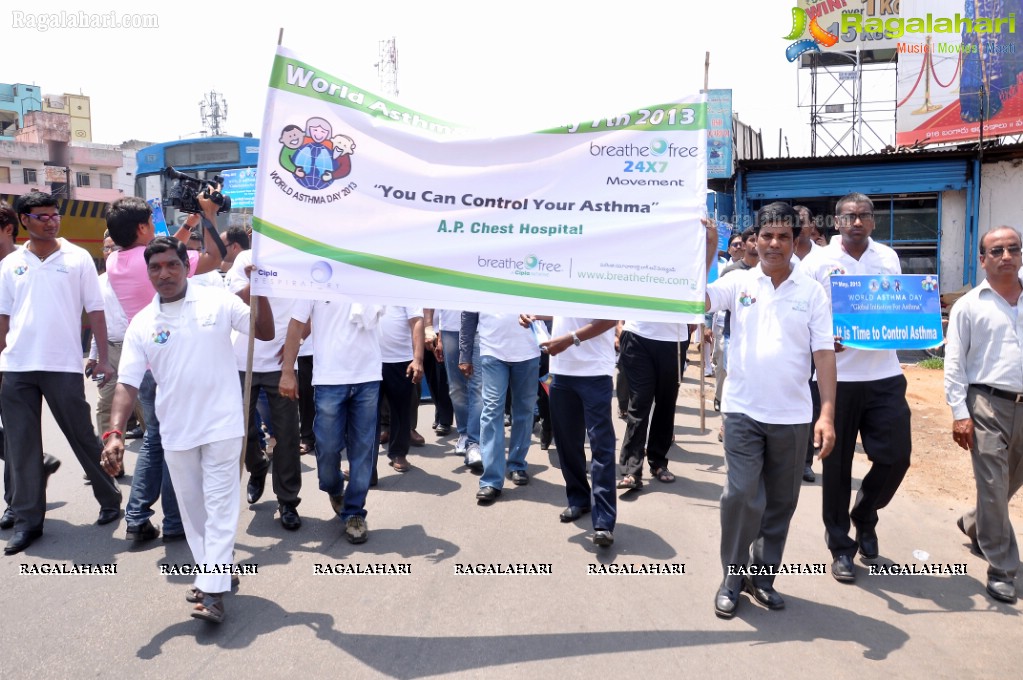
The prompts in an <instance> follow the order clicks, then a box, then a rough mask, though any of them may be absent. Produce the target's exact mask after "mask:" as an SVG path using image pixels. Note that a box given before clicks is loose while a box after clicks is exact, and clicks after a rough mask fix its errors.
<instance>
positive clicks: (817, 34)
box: [785, 7, 838, 61]
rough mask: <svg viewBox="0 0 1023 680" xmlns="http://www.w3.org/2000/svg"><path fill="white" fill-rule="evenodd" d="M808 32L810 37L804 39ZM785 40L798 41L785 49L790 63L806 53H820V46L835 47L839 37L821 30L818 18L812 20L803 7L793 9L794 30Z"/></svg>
mask: <svg viewBox="0 0 1023 680" xmlns="http://www.w3.org/2000/svg"><path fill="white" fill-rule="evenodd" d="M808 30H809V32H810V37H809V38H804V37H803V36H804V35H806V32H807V31H808ZM785 40H795V41H796V42H794V43H792V44H791V45H789V46H788V47H787V48H785V58H786V59H788V60H789V61H795V60H796V59H799V55H801V54H804V53H806V52H820V51H821V48H820V47H819V46H820V45H823V46H824V47H833V46H835V45H837V44H838V36H837V35H835V34H834V33H830V32H828V31H826V30H825V29H823V28H821V26H820V24H818V23H817V17H813V18H810V16H808V15H807V13H806V10H805V9H803V8H802V7H793V8H792V30H791V31H789V34H788V35H787V36H785Z"/></svg>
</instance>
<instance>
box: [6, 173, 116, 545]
mask: <svg viewBox="0 0 1023 680" xmlns="http://www.w3.org/2000/svg"><path fill="white" fill-rule="evenodd" d="M14 210H15V212H16V213H17V215H18V221H19V222H20V226H21V227H23V228H24V229H25V230H26V232H27V233H28V243H27V244H26V245H25V247H24V248H18V249H17V250H15V251H14V252H13V253H11V254H10V255H8V256H7V257H5V258H4V259H3V263H2V264H0V350H2V353H0V371H2V372H3V374H4V380H3V386H2V387H0V401H2V403H3V414H4V426H5V438H6V444H7V446H6V451H5V455H6V457H7V463H6V464H7V465H10V466H11V479H12V485H13V487H14V488H13V495H12V497H11V509H12V511H13V512H14V515H15V523H14V529H15V534H14V536H13V537H12V538H11V540H10V541H9V542H8V543H7V546H6V547H5V548H4V554H6V555H13V554H15V553H18V552H21V551H22V550H24V549H25V548H27V547H29V546H30V545H31V544H32V543H33V542H34V541H35V540H36V539H38V538H39V537H40V536H42V534H43V520H44V519H45V516H46V477H47V475H46V470H45V468H44V465H43V441H42V420H41V419H42V412H41V410H40V409H41V407H42V402H43V399H45V400H46V403H47V405H48V406H49V407H50V412H51V413H52V414H53V417H54V419H55V420H56V421H57V425H59V426H60V429H61V432H63V433H64V436H65V437H66V438H67V440H68V444H69V445H70V446H71V449H72V450H73V451H74V453H75V457H76V458H78V462H79V463H81V465H82V468H83V469H84V470H85V474H86V476H87V477H88V478H89V481H90V482H92V491H93V494H94V495H95V496H96V500H97V501H99V505H100V511H99V517H98V518H97V520H96V523H97V524H108V523H110V522H116V521H117V520H118V519H119V518H120V516H121V491H120V489H118V488H117V484H116V483H115V482H114V480H113V479H112V478H111V477H110V476H109V475H107V474H106V473H105V472H104V471H103V469H102V468H101V467H100V449H101V446H100V442H99V439H98V438H97V437H96V432H95V430H93V429H92V418H91V417H90V409H89V403H88V402H87V401H86V400H85V381H84V377H83V375H82V344H81V342H82V340H81V318H82V310H83V309H84V310H85V312H86V313H87V314H88V317H89V323H90V324H91V325H92V330H93V333H94V334H95V335H96V341H97V343H99V347H100V349H99V361H98V363H97V365H96V370H97V374H98V377H99V382H100V384H105V383H106V381H107V380H108V379H111V378H112V377H113V369H112V368H111V367H110V364H109V362H108V360H107V328H106V320H105V319H104V316H103V297H102V295H101V294H100V290H99V277H98V276H97V274H96V265H95V264H94V263H93V261H92V257H91V256H90V255H89V253H87V252H86V251H85V250H84V249H82V248H79V247H78V246H76V245H73V244H71V243H69V242H67V241H66V240H65V239H62V238H60V237H59V236H58V234H59V233H60V213H59V212H58V210H57V199H55V198H53V197H52V196H50V195H48V194H44V193H41V192H38V191H33V192H31V193H28V194H25V195H23V196H20V197H18V199H17V201H16V202H15V204H14Z"/></svg>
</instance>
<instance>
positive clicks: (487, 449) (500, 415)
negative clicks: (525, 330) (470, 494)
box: [480, 356, 540, 489]
mask: <svg viewBox="0 0 1023 680" xmlns="http://www.w3.org/2000/svg"><path fill="white" fill-rule="evenodd" d="M480 366H481V367H482V368H483V413H482V415H481V416H480V452H481V454H482V455H483V476H482V477H481V478H480V488H483V487H485V486H492V487H494V488H495V489H501V488H503V487H504V473H505V470H506V469H511V470H522V471H525V469H526V453H527V452H528V451H529V438H530V434H531V433H532V432H533V408H534V407H535V406H536V384H537V380H539V377H540V374H539V370H540V357H535V358H533V359H526V360H525V361H501V360H500V359H498V358H496V357H492V356H482V357H480ZM509 387H511V399H512V403H511V418H512V426H511V437H510V441H509V443H508V462H507V465H506V464H505V459H504V398H505V394H506V393H507V391H508V388H509Z"/></svg>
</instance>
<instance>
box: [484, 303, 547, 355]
mask: <svg viewBox="0 0 1023 680" xmlns="http://www.w3.org/2000/svg"><path fill="white" fill-rule="evenodd" d="M476 333H477V334H478V335H479V338H480V356H491V357H495V358H497V359H500V360H501V361H507V362H509V363H515V362H519V361H526V360H527V359H533V358H535V357H538V356H540V345H539V344H538V343H537V341H536V336H535V335H534V334H533V331H532V330H531V329H529V328H523V327H522V326H521V325H520V324H519V315H518V314H488V313H485V312H480V320H479V325H478V326H477V327H476Z"/></svg>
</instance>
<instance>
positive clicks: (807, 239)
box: [792, 205, 821, 483]
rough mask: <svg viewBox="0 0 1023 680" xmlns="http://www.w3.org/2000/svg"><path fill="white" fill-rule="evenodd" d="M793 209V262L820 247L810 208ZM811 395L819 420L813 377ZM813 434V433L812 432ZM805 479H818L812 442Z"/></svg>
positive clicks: (819, 396) (819, 401) (794, 207)
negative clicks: (795, 227) (813, 235)
mask: <svg viewBox="0 0 1023 680" xmlns="http://www.w3.org/2000/svg"><path fill="white" fill-rule="evenodd" d="M792 209H793V210H795V211H796V214H798V215H799V227H800V229H799V236H798V237H797V238H796V243H795V247H793V249H792V258H793V264H795V263H796V262H797V261H798V262H801V261H803V260H805V259H806V258H807V256H808V255H809V254H810V253H811V252H813V251H814V250H816V249H817V248H820V246H818V245H817V244H816V243H814V242H813V239H812V238H811V233H812V232H813V225H814V221H813V214H812V213H811V212H810V209H809V208H807V207H806V206H805V205H794V206H792ZM810 397H811V398H812V399H813V420H814V421H816V420H817V414H818V413H820V410H821V395H820V393H819V392H818V391H817V383H816V381H814V380H813V379H811V380H810ZM811 436H812V433H811ZM803 481H804V482H810V483H813V482H815V481H817V476H816V475H814V474H813V444H812V443H811V444H810V445H808V446H807V447H806V465H805V466H804V467H803Z"/></svg>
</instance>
